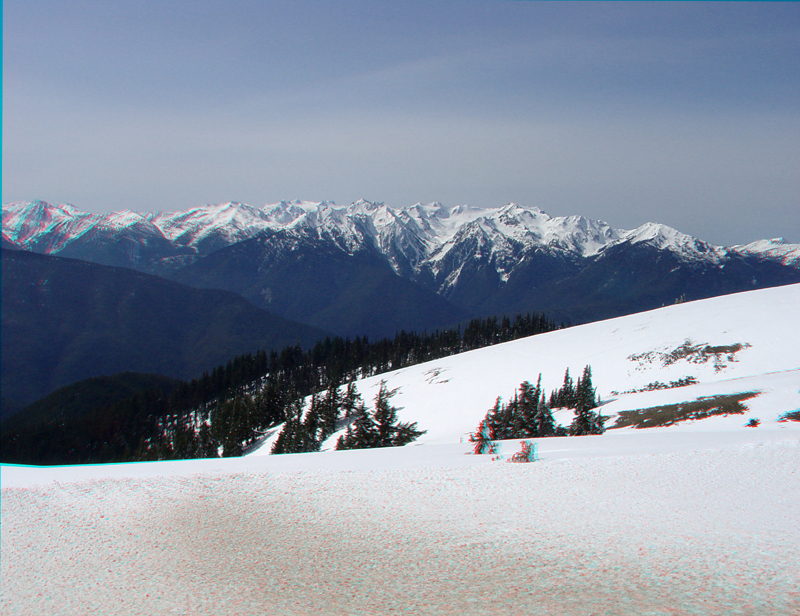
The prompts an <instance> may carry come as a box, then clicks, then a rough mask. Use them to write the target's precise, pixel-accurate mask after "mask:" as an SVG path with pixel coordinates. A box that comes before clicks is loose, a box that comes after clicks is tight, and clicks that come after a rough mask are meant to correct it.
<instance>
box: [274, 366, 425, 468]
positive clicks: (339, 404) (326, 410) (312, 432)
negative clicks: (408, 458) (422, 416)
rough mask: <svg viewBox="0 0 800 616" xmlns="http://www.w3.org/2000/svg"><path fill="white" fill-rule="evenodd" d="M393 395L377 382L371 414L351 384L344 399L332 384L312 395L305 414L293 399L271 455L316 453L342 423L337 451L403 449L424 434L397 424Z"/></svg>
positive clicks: (300, 405)
mask: <svg viewBox="0 0 800 616" xmlns="http://www.w3.org/2000/svg"><path fill="white" fill-rule="evenodd" d="M396 393H397V390H396V389H393V390H389V389H387V387H386V381H381V384H380V388H379V391H378V394H377V395H376V396H375V408H374V410H373V411H370V410H369V409H367V407H366V405H365V404H364V402H363V401H362V399H361V394H359V393H358V391H357V389H356V387H355V385H354V384H353V383H352V382H350V383H349V384H348V385H347V389H346V390H345V393H344V395H341V394H340V392H339V388H338V387H337V386H335V384H332V385H331V387H330V388H329V389H328V391H327V393H326V394H325V395H324V396H318V395H316V394H315V395H312V397H311V403H310V405H309V408H308V410H307V411H305V412H304V408H303V402H302V400H300V399H296V400H294V401H293V402H292V404H291V405H290V408H289V410H288V412H287V415H288V417H287V419H286V423H284V426H283V429H282V430H281V432H280V434H279V435H278V438H277V439H276V440H275V442H274V443H273V445H272V450H271V453H302V452H308V451H319V450H320V447H321V445H322V443H323V442H324V441H325V440H326V439H327V438H328V437H330V436H331V435H332V434H333V433H334V432H336V430H338V429H339V427H340V426H341V425H342V424H343V423H346V424H347V431H346V433H345V434H344V435H343V436H340V437H339V439H338V440H337V442H336V449H337V450H341V449H369V448H372V447H398V446H401V445H406V444H408V443H410V442H412V441H414V440H416V439H417V438H418V437H419V436H421V435H422V434H424V433H425V432H424V431H421V430H417V424H416V423H399V421H398V418H397V411H398V410H399V409H397V408H396V407H394V406H392V405H391V404H389V400H390V399H391V398H392V396H394V395H395V394H396Z"/></svg>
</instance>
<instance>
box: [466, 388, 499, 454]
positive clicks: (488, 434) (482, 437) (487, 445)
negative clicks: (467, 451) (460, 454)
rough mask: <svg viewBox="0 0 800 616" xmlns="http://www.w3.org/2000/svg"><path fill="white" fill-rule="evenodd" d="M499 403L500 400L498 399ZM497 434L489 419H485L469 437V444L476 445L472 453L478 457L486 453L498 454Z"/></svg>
mask: <svg viewBox="0 0 800 616" xmlns="http://www.w3.org/2000/svg"><path fill="white" fill-rule="evenodd" d="M498 401H499V398H498ZM494 439H495V434H494V431H493V430H492V426H491V424H490V423H489V421H488V420H487V419H483V420H482V421H481V423H480V424H478V429H477V430H475V432H474V433H472V434H470V435H469V442H470V443H474V444H475V447H473V449H472V453H474V454H476V455H480V454H485V453H497V447H498V444H497V443H496V442H495V440H494Z"/></svg>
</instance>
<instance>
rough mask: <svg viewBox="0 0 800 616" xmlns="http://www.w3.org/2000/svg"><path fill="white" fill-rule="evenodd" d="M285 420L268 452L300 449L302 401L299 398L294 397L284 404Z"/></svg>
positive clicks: (301, 440) (288, 451) (301, 441)
mask: <svg viewBox="0 0 800 616" xmlns="http://www.w3.org/2000/svg"><path fill="white" fill-rule="evenodd" d="M284 414H285V416H286V422H285V423H284V424H283V429H282V430H281V432H280V434H278V438H277V439H275V442H274V443H273V444H272V449H271V451H270V453H298V452H299V451H301V447H302V443H303V434H302V431H303V426H302V424H301V418H302V416H303V402H302V400H300V399H299V398H294V399H293V400H292V401H290V402H289V404H288V405H287V406H286V409H285V411H284Z"/></svg>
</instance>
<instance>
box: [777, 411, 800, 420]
mask: <svg viewBox="0 0 800 616" xmlns="http://www.w3.org/2000/svg"><path fill="white" fill-rule="evenodd" d="M778 421H800V409H797V410H796V411H789V412H788V413H784V414H783V415H781V418H780V419H779V420H778Z"/></svg>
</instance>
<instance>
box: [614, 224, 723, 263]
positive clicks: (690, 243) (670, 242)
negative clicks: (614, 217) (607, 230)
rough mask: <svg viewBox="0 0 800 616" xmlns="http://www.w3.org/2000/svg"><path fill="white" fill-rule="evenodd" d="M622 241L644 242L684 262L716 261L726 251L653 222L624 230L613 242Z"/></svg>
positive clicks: (718, 260)
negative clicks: (668, 252) (630, 229)
mask: <svg viewBox="0 0 800 616" xmlns="http://www.w3.org/2000/svg"><path fill="white" fill-rule="evenodd" d="M623 242H629V243H631V244H642V243H644V244H649V245H650V246H653V247H654V248H657V249H658V250H668V251H670V252H672V253H674V254H675V255H676V256H677V257H678V258H679V259H681V260H682V261H685V262H690V261H704V262H708V263H718V262H720V261H721V260H722V259H723V258H724V257H725V255H726V254H727V252H728V251H727V250H726V249H725V248H722V247H719V246H713V245H711V244H708V243H706V242H704V241H702V240H698V239H697V238H694V237H692V236H691V235H686V234H685V233H681V232H680V231H677V230H675V229H673V228H672V227H668V226H666V225H662V224H658V223H653V222H648V223H645V224H643V225H642V226H641V227H638V228H636V229H634V230H632V231H627V232H624V233H623V234H622V235H621V237H620V238H619V239H618V240H616V241H615V242H613V243H614V244H620V243H623Z"/></svg>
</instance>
